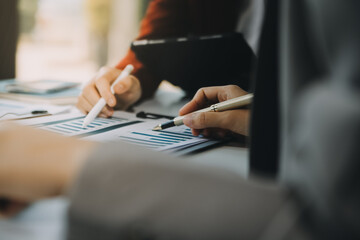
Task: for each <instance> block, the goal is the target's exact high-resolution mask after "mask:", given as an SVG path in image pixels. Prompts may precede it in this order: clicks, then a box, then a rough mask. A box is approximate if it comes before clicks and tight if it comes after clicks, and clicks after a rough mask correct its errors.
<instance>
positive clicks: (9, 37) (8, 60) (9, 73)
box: [0, 0, 18, 79]
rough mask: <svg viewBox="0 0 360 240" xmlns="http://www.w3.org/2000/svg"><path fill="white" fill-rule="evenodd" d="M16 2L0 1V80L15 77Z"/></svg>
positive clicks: (11, 0)
mask: <svg viewBox="0 0 360 240" xmlns="http://www.w3.org/2000/svg"><path fill="white" fill-rule="evenodd" d="M17 3H18V1H17V0H3V1H0V32H1V39H0V53H1V59H0V79H8V78H14V77H15V60H16V46H17V38H18V12H17Z"/></svg>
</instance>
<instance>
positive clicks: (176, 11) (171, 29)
mask: <svg viewBox="0 0 360 240" xmlns="http://www.w3.org/2000/svg"><path fill="white" fill-rule="evenodd" d="M186 31H187V21H186V1H182V0H153V1H151V2H150V3H149V7H148V9H147V12H146V14H145V17H144V19H143V20H142V22H141V25H140V32H139V35H138V36H137V38H136V39H137V40H140V39H154V38H164V37H167V38H169V37H177V36H181V35H184V34H186ZM127 64H132V65H133V66H134V68H135V69H134V73H133V74H134V76H136V77H137V78H138V79H139V81H140V83H141V88H142V91H143V95H142V99H146V98H150V97H151V96H152V95H153V94H154V92H155V90H156V89H157V87H158V85H159V84H160V82H161V80H163V79H159V78H157V77H156V76H155V75H154V74H153V73H152V72H151V69H148V68H146V67H145V66H144V65H143V64H142V63H141V62H140V61H139V60H138V59H137V58H136V56H135V54H134V52H133V51H131V49H129V51H128V52H127V54H126V56H125V57H124V58H123V59H122V60H121V61H120V62H119V63H118V64H117V65H116V68H119V69H123V68H125V66H126V65H127Z"/></svg>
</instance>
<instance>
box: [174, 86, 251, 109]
mask: <svg viewBox="0 0 360 240" xmlns="http://www.w3.org/2000/svg"><path fill="white" fill-rule="evenodd" d="M246 93H247V92H246V91H244V90H242V89H241V88H240V87H238V86H236V85H227V86H221V87H207V88H200V89H199V90H198V91H197V92H196V94H195V95H194V97H193V99H192V100H191V101H190V102H188V103H187V104H186V105H184V106H183V107H182V108H181V109H180V111H179V115H185V114H188V113H190V112H194V111H196V110H199V109H202V108H205V107H208V106H209V105H211V104H214V103H218V102H223V101H226V100H229V99H232V98H235V97H239V96H242V95H245V94H246Z"/></svg>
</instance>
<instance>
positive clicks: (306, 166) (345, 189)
mask: <svg viewBox="0 0 360 240" xmlns="http://www.w3.org/2000/svg"><path fill="white" fill-rule="evenodd" d="M268 3H270V4H272V3H273V1H268ZM280 3H281V4H280V8H277V10H278V11H279V14H278V15H277V16H279V17H280V19H279V23H280V24H277V27H278V29H279V35H278V36H279V38H278V39H277V41H276V42H275V43H277V44H278V45H277V46H278V52H277V56H278V57H277V58H276V59H273V61H274V62H275V63H279V65H277V64H274V66H275V67H277V66H279V68H278V71H279V72H278V73H279V78H278V79H275V81H277V82H276V83H275V82H274V84H276V86H279V88H278V94H279V95H278V96H277V97H278V98H279V101H278V104H276V105H273V106H266V105H265V106H262V105H261V104H266V101H259V102H257V105H255V106H254V111H259V109H262V108H264V107H265V108H266V107H268V108H274V109H278V110H277V111H275V112H277V113H278V114H279V115H278V118H277V119H278V121H279V122H278V123H277V126H279V128H278V129H277V130H276V131H278V136H279V138H278V141H279V142H278V144H277V145H278V146H279V150H280V151H279V154H278V157H279V159H280V181H279V182H280V184H279V183H277V184H274V183H272V182H269V181H260V180H251V181H246V180H243V179H241V177H239V176H237V175H234V174H232V173H229V172H225V171H220V170H217V169H210V168H209V169H204V168H199V167H196V166H193V165H192V164H190V163H188V162H186V163H184V162H182V161H181V159H178V158H173V157H170V156H166V155H163V154H160V153H151V152H148V151H145V150H140V149H138V148H137V147H134V146H128V145H127V144H125V143H119V144H107V145H102V146H100V147H99V148H98V149H97V150H96V151H95V154H94V155H93V156H92V157H91V159H89V161H88V162H87V164H86V166H85V167H84V169H83V170H82V173H81V174H80V176H79V178H78V179H77V181H76V183H75V184H74V186H73V188H72V189H71V191H70V198H71V202H72V203H71V206H70V210H69V225H68V229H69V230H68V239H311V238H313V239H356V238H357V239H359V238H360V230H359V229H360V207H359V202H360V199H359V198H360V193H359V186H358V184H359V183H360V174H358V172H359V169H360V168H359V164H360V161H359V153H360V150H359V149H360V148H359V147H358V144H359V143H360V132H359V131H360V94H359V88H360V76H359V69H360V68H359V67H358V64H359V62H360V59H359V58H360V27H359V25H358V24H359V23H360V14H359V12H360V2H359V1H356V0H353V1H351V0H332V1H325V0H318V1H313V0H298V1H291V0H283V1H280ZM275 16H276V15H275ZM270 20H271V19H270ZM270 20H269V19H266V20H265V21H270ZM275 23H276V21H275ZM262 40H263V41H266V40H267V39H266V38H265V39H264V38H263V39H262ZM260 51H261V50H260ZM265 80H266V79H263V80H262V81H265ZM257 81H258V83H257V84H262V82H261V80H259V78H258V79H257ZM272 94H273V92H271V91H268V92H267V93H266V91H265V92H260V93H259V94H257V92H256V91H255V98H257V99H265V100H266V99H267V98H271V96H272ZM264 102H265V103H264ZM275 102H276V101H275ZM274 119H276V118H274ZM263 121H264V119H263ZM266 134H267V132H266V131H265V132H264V133H263V135H264V138H265V139H270V140H271V138H268V137H269V136H266ZM254 137H261V136H256V135H255V136H254V135H253V138H254ZM275 140H276V139H275ZM275 140H274V141H275ZM259 146H261V145H259V144H258V145H256V144H255V145H252V147H253V148H254V149H252V150H256V151H262V150H264V149H262V148H261V147H259ZM263 152H266V151H263ZM257 156H259V155H257ZM262 157H263V158H265V159H266V157H267V156H262Z"/></svg>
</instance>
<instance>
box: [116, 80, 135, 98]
mask: <svg viewBox="0 0 360 240" xmlns="http://www.w3.org/2000/svg"><path fill="white" fill-rule="evenodd" d="M133 84H134V81H133V79H132V78H131V76H127V77H126V78H123V79H121V80H120V82H118V83H117V84H116V85H115V86H114V92H115V94H123V93H126V92H127V91H129V90H130V89H131V88H132V86H133Z"/></svg>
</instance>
